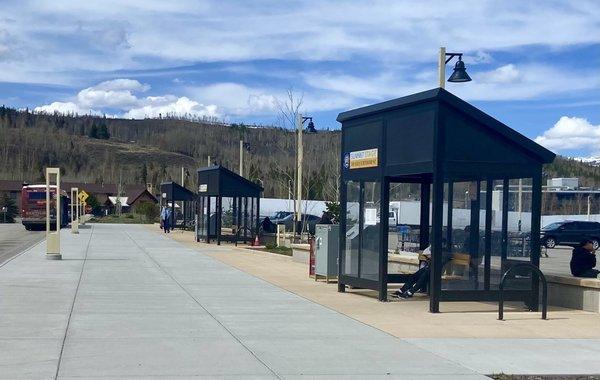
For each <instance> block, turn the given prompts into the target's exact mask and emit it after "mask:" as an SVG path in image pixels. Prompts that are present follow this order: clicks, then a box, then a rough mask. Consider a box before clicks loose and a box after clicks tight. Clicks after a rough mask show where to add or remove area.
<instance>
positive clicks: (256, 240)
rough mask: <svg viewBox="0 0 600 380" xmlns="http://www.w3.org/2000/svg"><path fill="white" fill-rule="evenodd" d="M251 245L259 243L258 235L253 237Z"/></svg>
mask: <svg viewBox="0 0 600 380" xmlns="http://www.w3.org/2000/svg"><path fill="white" fill-rule="evenodd" d="M252 245H253V246H255V247H257V246H259V245H260V241H259V240H258V235H256V236H255V237H254V243H252Z"/></svg>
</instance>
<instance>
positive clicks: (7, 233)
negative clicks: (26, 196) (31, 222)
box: [0, 222, 46, 264]
mask: <svg viewBox="0 0 600 380" xmlns="http://www.w3.org/2000/svg"><path fill="white" fill-rule="evenodd" d="M45 237H46V232H45V231H27V230H26V229H25V227H23V225H22V224H21V223H20V222H18V223H6V224H4V223H0V264H2V263H3V262H5V261H6V260H10V259H11V258H12V257H13V256H15V255H17V254H19V253H21V252H22V251H24V250H25V249H27V248H29V247H31V246H32V245H34V244H37V243H39V242H40V241H41V240H42V239H44V238H45Z"/></svg>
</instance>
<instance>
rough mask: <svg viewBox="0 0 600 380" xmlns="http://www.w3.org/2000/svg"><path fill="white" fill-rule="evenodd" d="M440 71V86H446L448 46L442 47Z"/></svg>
mask: <svg viewBox="0 0 600 380" xmlns="http://www.w3.org/2000/svg"><path fill="white" fill-rule="evenodd" d="M438 72H439V75H440V87H441V88H445V86H446V48H445V47H441V48H440V60H439V62H438Z"/></svg>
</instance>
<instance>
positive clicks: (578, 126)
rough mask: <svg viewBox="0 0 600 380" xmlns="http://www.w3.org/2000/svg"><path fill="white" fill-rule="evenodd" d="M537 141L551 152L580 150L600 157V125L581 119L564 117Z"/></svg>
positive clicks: (536, 139) (537, 138)
mask: <svg viewBox="0 0 600 380" xmlns="http://www.w3.org/2000/svg"><path fill="white" fill-rule="evenodd" d="M535 141H536V142H537V143H538V144H540V145H543V146H545V147H546V148H548V149H551V150H556V151H566V150H573V149H580V150H582V151H585V152H591V153H592V154H594V155H600V147H599V146H598V141H600V125H593V124H592V123H590V122H589V121H588V120H587V119H584V118H580V117H568V116H563V117H561V118H560V119H559V120H558V121H557V122H556V124H554V126H553V127H552V128H550V129H548V130H546V131H545V132H544V133H543V134H542V135H541V136H538V137H536V138H535Z"/></svg>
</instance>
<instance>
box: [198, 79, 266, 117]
mask: <svg viewBox="0 0 600 380" xmlns="http://www.w3.org/2000/svg"><path fill="white" fill-rule="evenodd" d="M188 92H189V93H190V94H192V95H193V97H194V98H196V99H202V100H203V101H204V102H207V103H211V104H218V105H219V108H222V109H223V110H224V112H225V113H226V114H227V115H229V116H247V115H264V114H273V113H275V112H276V109H277V107H276V98H277V94H274V93H273V91H272V90H267V89H261V88H252V87H248V86H245V85H242V84H239V83H230V82H226V83H215V84H211V85H208V86H202V87H192V88H189V89H188Z"/></svg>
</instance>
